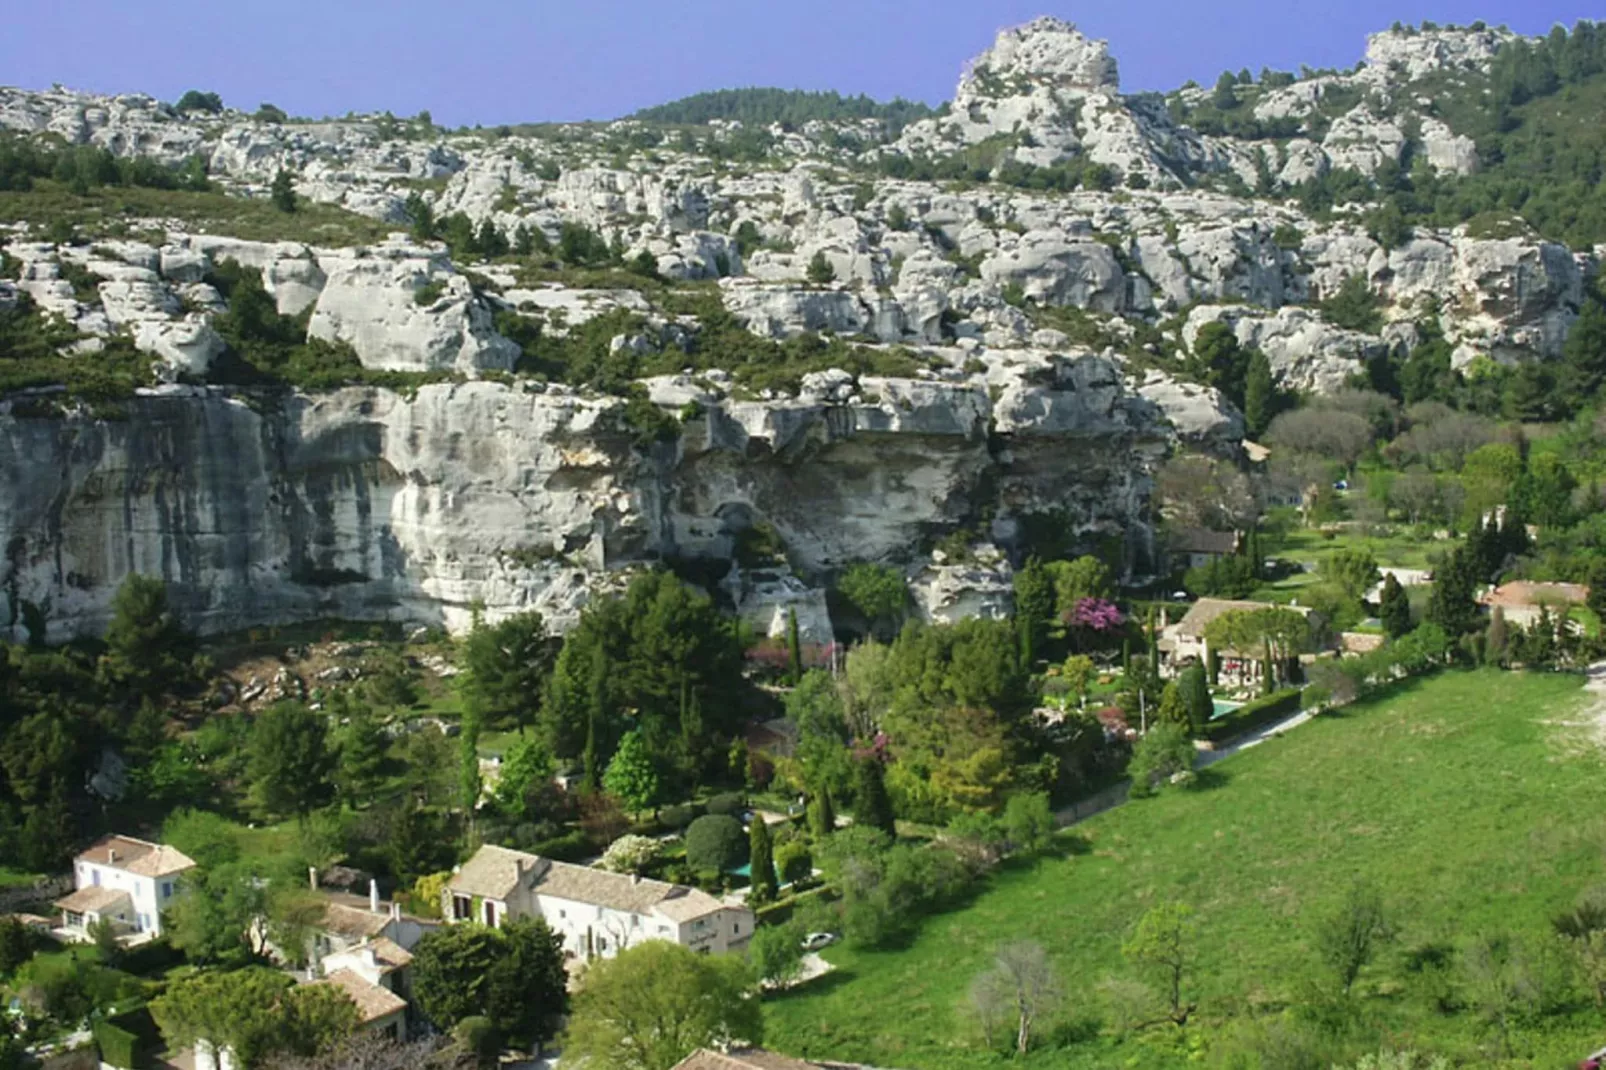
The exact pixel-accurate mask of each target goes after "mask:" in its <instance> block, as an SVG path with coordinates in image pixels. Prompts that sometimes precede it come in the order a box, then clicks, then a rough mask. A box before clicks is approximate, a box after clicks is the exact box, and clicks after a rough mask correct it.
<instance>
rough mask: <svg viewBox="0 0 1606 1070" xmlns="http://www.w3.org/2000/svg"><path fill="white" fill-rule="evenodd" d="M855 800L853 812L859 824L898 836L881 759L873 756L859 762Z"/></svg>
mask: <svg viewBox="0 0 1606 1070" xmlns="http://www.w3.org/2000/svg"><path fill="white" fill-rule="evenodd" d="M854 801H855V803H856V804H857V805H856V806H855V807H854V811H853V814H854V818H855V820H857V821H858V823H859V824H861V825H864V826H866V827H867V828H873V829H880V830H881V831H882V832H885V833H886V834H887V835H888V836H897V834H898V826H897V821H896V819H895V818H894V817H893V813H892V799H891V798H890V797H888V795H887V781H886V772H885V770H883V769H882V768H881V761H880V759H878V758H876V757H874V756H871V757H869V758H865V759H864V760H863V761H861V762H860V763H859V777H858V798H857V799H855V800H854Z"/></svg>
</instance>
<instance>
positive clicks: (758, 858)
mask: <svg viewBox="0 0 1606 1070" xmlns="http://www.w3.org/2000/svg"><path fill="white" fill-rule="evenodd" d="M747 860H748V864H749V867H750V868H749V872H750V873H751V878H750V879H751V881H752V888H751V890H750V891H749V892H748V895H747V900H748V902H749V903H752V904H754V905H755V906H756V905H758V904H761V903H769V902H773V901H774V899H775V896H776V894H777V893H778V892H779V891H780V886H779V884H778V883H777V882H776V880H775V844H774V841H773V840H772V839H771V838H770V827H769V825H767V824H765V822H764V815H763V814H760V813H755V814H754V815H753V822H752V825H751V826H750V827H749V828H748V830H747Z"/></svg>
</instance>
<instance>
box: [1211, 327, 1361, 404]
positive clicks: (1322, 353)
mask: <svg viewBox="0 0 1606 1070" xmlns="http://www.w3.org/2000/svg"><path fill="white" fill-rule="evenodd" d="M1207 323H1225V324H1226V325H1227V326H1228V327H1231V328H1232V332H1233V334H1234V335H1235V336H1236V337H1237V339H1238V344H1239V345H1241V346H1244V347H1245V348H1250V349H1259V350H1261V351H1262V352H1264V353H1265V354H1266V358H1267V360H1268V361H1269V363H1270V364H1271V373H1272V376H1273V377H1274V379H1275V380H1276V382H1277V385H1278V386H1280V387H1282V388H1283V389H1284V390H1301V391H1314V392H1316V393H1323V394H1326V393H1332V392H1333V391H1336V390H1340V389H1342V388H1343V387H1344V386H1346V385H1347V384H1348V383H1349V382H1350V380H1351V379H1352V378H1353V377H1354V376H1356V375H1358V374H1363V373H1364V372H1365V371H1366V364H1367V362H1368V361H1370V360H1372V359H1374V358H1376V357H1381V356H1383V355H1385V354H1386V353H1387V352H1388V350H1389V346H1388V344H1387V343H1386V342H1384V341H1383V339H1381V338H1379V337H1377V336H1375V335H1369V334H1362V333H1361V332H1359V331H1348V330H1344V329H1343V328H1341V327H1334V326H1333V325H1331V324H1329V323H1326V322H1324V321H1323V320H1322V318H1321V317H1320V316H1319V315H1317V314H1316V313H1314V312H1311V311H1310V310H1309V309H1304V308H1283V309H1279V310H1278V311H1277V312H1275V313H1273V314H1271V315H1267V314H1265V313H1264V312H1258V311H1256V310H1251V309H1246V308H1245V307H1244V306H1242V305H1231V306H1225V307H1224V306H1220V305H1205V306H1203V307H1200V308H1196V309H1194V310H1193V311H1192V312H1191V313H1189V314H1188V320H1187V323H1186V324H1184V326H1183V329H1182V334H1183V339H1184V340H1185V341H1186V342H1187V343H1188V345H1189V347H1190V348H1191V347H1192V346H1193V343H1194V340H1195V339H1196V338H1197V337H1198V334H1199V331H1200V330H1201V329H1203V327H1204V326H1205V324H1207Z"/></svg>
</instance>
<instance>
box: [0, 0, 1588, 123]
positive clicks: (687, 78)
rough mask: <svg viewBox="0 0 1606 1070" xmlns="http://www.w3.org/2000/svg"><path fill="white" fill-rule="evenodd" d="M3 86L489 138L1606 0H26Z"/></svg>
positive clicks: (1194, 68)
mask: <svg viewBox="0 0 1606 1070" xmlns="http://www.w3.org/2000/svg"><path fill="white" fill-rule="evenodd" d="M9 7H10V10H8V11H7V13H6V19H5V21H6V26H5V30H4V34H3V35H0V84H6V85H20V86H24V87H29V88H41V87H45V86H49V85H51V84H52V83H57V82H59V83H61V84H63V85H68V86H72V87H74V88H83V89H91V90H96V91H101V92H130V91H142V92H148V93H151V94H153V95H155V96H158V97H160V98H163V99H168V100H171V99H174V98H176V97H177V96H178V95H180V94H181V93H182V92H183V91H184V90H185V89H189V88H199V89H205V90H213V91H216V92H218V93H221V94H222V96H223V98H224V99H225V100H226V101H227V102H229V103H230V104H231V105H234V106H236V107H245V108H254V107H255V106H256V105H257V104H259V103H262V102H264V101H270V102H272V103H275V104H278V105H279V106H280V107H283V108H285V109H286V110H288V111H290V112H291V113H293V114H297V115H326V114H333V115H339V114H344V113H345V112H347V111H378V110H384V109H389V110H391V111H393V112H395V113H396V114H398V115H411V114H414V113H416V112H418V111H419V110H420V109H425V108H427V109H429V110H430V111H431V113H432V115H433V116H434V119H435V121H436V122H437V123H444V124H449V125H454V126H455V125H472V124H475V123H483V124H486V125H493V124H497V123H506V122H519V121H539V120H572V119H587V118H593V119H596V118H612V117H615V116H618V115H622V114H625V113H628V112H630V111H632V110H634V109H635V108H638V107H642V106H645V105H649V104H656V103H661V102H663V101H667V100H671V99H674V98H676V97H680V96H685V95H687V94H689V93H695V92H698V91H701V90H705V89H720V88H727V87H732V86H745V85H778V86H785V87H789V88H803V89H837V90H840V91H842V92H848V93H857V92H865V93H869V94H871V95H872V96H876V97H882V98H886V97H892V96H905V97H909V98H912V99H917V100H925V101H928V102H931V103H937V102H940V101H942V100H945V99H947V98H948V97H949V96H950V95H951V94H952V92H953V86H954V83H955V82H956V81H957V79H958V76H959V71H960V68H961V66H962V65H963V63H964V62H965V60H967V59H969V58H970V57H971V56H973V55H975V54H976V53H978V52H980V51H981V50H982V49H983V48H985V47H986V46H987V45H988V44H989V43H990V42H991V40H992V37H993V34H994V33H995V32H996V31H997V30H998V28H999V27H1001V26H1007V25H1012V24H1014V23H1018V22H1024V21H1026V20H1028V19H1030V18H1032V17H1033V16H1036V15H1057V16H1059V17H1061V18H1065V19H1069V20H1070V21H1073V22H1075V23H1077V24H1078V25H1079V26H1081V27H1082V29H1083V31H1084V32H1086V33H1088V34H1089V35H1091V36H1094V37H1103V38H1106V39H1108V40H1109V42H1110V46H1111V49H1112V51H1113V52H1114V53H1115V55H1116V57H1117V59H1118V60H1119V61H1120V65H1121V80H1122V85H1123V87H1124V88H1126V89H1128V90H1136V89H1169V88H1173V87H1175V86H1177V85H1180V84H1181V83H1182V82H1184V81H1186V80H1187V79H1189V78H1193V79H1196V80H1198V81H1200V82H1208V81H1210V80H1213V79H1214V78H1215V76H1216V75H1218V74H1219V73H1220V72H1221V71H1222V70H1224V69H1232V70H1237V69H1238V68H1240V67H1245V66H1247V67H1250V68H1251V69H1253V70H1256V71H1258V70H1259V69H1260V67H1261V66H1263V65H1265V66H1271V67H1276V68H1282V69H1289V70H1292V69H1296V68H1297V67H1298V66H1299V65H1300V64H1301V63H1305V64H1309V65H1310V66H1312V67H1331V66H1349V65H1351V64H1353V63H1354V62H1355V61H1356V60H1358V59H1360V57H1361V55H1362V53H1363V52H1364V50H1365V39H1366V34H1367V33H1368V32H1371V31H1373V30H1379V29H1383V28H1385V27H1387V26H1388V25H1389V24H1390V23H1392V22H1393V21H1395V20H1396V19H1399V20H1401V21H1404V22H1409V23H1415V22H1420V21H1421V20H1422V19H1432V20H1434V21H1436V22H1441V23H1444V22H1456V23H1461V24H1465V23H1469V22H1472V21H1474V20H1476V19H1480V18H1481V19H1483V20H1484V21H1486V22H1488V23H1490V24H1500V23H1506V24H1509V25H1510V26H1511V27H1512V28H1513V29H1516V30H1519V31H1522V32H1524V33H1541V32H1544V31H1545V30H1547V29H1548V28H1549V27H1550V26H1552V25H1553V24H1555V23H1557V22H1563V23H1566V24H1568V25H1571V24H1572V23H1573V22H1575V21H1576V20H1578V19H1580V18H1586V17H1597V18H1598V17H1600V16H1601V15H1602V11H1601V6H1600V0H1482V2H1476V0H1392V2H1389V3H1384V2H1381V0H1351V2H1338V3H1334V2H1332V0H1323V2H1313V0H1209V2H1206V3H1195V2H1184V0H1127V2H1126V3H1119V4H1112V3H1108V2H1104V3H1098V4H1093V3H1079V4H1072V3H1063V2H1058V0H897V2H894V0H809V2H807V3H796V4H786V3H777V2H776V0H656V2H652V3H647V2H643V0H585V2H582V3H573V2H554V0H522V2H520V0H501V2H491V0H456V2H453V3H439V2H433V3H424V2H421V0H318V2H312V0H234V2H233V3H200V4H197V3H194V2H193V0H191V2H186V3H180V2H177V0H141V2H139V3H129V2H128V0H53V2H50V3H24V2H20V0H19V2H15V3H13V4H11V5H9Z"/></svg>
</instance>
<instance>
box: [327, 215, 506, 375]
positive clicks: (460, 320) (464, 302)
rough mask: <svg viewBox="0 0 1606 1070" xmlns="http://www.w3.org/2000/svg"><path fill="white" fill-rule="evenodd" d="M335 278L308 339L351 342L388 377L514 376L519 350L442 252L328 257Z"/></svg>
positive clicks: (408, 248) (408, 249)
mask: <svg viewBox="0 0 1606 1070" xmlns="http://www.w3.org/2000/svg"><path fill="white" fill-rule="evenodd" d="M319 266H320V268H321V270H323V271H325V272H327V279H326V281H325V282H324V284H323V289H322V291H321V292H320V294H319V295H318V304H317V308H316V309H315V310H314V311H313V313H312V322H311V324H310V325H309V327H308V333H309V334H310V335H311V336H312V337H313V338H323V339H326V340H328V341H339V342H346V343H349V344H350V345H351V347H352V348H353V349H355V350H356V351H357V356H358V358H360V359H361V360H362V363H363V367H365V368H376V369H379V370H381V371H404V372H432V371H455V372H462V373H464V374H473V373H476V372H481V371H507V370H509V369H511V368H512V367H513V363H514V362H515V361H516V360H518V357H519V351H518V347H517V346H515V345H514V344H513V343H511V342H509V341H508V340H507V339H505V338H503V337H502V336H501V335H499V334H497V333H496V330H495V328H493V327H492V325H491V311H490V309H489V308H488V307H487V306H486V305H485V303H484V302H482V301H481V300H480V299H479V298H478V297H477V296H476V295H475V294H474V292H473V289H472V287H470V285H469V282H468V280H467V279H466V278H464V277H463V276H461V275H459V274H457V273H456V272H454V271H453V270H452V268H451V263H450V261H449V260H447V259H446V258H445V257H443V256H442V255H440V254H439V253H432V252H429V251H426V250H422V249H420V248H418V247H417V246H413V245H410V244H396V245H389V246H378V247H376V248H373V249H358V250H353V251H351V252H348V253H344V254H339V255H336V254H331V255H328V256H325V257H323V258H321V259H320V261H319Z"/></svg>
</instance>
